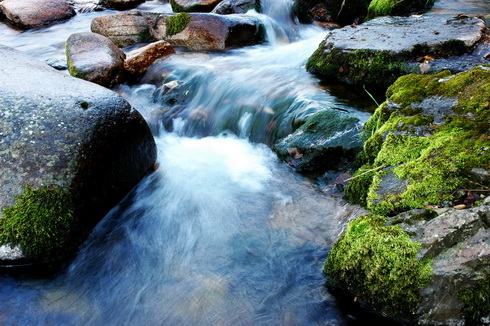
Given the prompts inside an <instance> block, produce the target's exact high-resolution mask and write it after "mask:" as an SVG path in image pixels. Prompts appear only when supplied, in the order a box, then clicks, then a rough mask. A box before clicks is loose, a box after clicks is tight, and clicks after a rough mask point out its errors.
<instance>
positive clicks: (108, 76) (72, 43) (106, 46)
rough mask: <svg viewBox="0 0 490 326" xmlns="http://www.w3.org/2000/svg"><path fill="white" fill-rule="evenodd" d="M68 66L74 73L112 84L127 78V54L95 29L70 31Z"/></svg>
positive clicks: (101, 82)
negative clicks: (73, 32)
mask: <svg viewBox="0 0 490 326" xmlns="http://www.w3.org/2000/svg"><path fill="white" fill-rule="evenodd" d="M66 56H67V59H68V70H69V71H70V74H71V75H72V76H74V77H78V78H82V79H85V80H88V81H91V82H94V83H96V84H99V85H102V86H106V87H112V86H115V85H117V84H119V83H121V82H122V81H123V79H124V59H125V57H126V55H125V54H124V52H123V51H122V50H121V49H119V48H118V47H117V46H116V45H115V44H114V43H113V42H112V41H111V40H110V39H108V38H106V37H104V36H102V35H99V34H95V33H90V32H88V33H76V34H72V35H70V37H69V38H68V40H67V45H66Z"/></svg>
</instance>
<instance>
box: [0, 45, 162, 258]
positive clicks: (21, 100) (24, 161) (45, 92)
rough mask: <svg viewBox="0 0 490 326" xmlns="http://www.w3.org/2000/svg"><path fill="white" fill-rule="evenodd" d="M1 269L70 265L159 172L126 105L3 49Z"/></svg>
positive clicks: (151, 147)
mask: <svg viewBox="0 0 490 326" xmlns="http://www.w3.org/2000/svg"><path fill="white" fill-rule="evenodd" d="M0 84H1V85H2V87H1V88H0V135H1V137H0V163H1V164H0V261H5V260H8V259H10V260H16V261H19V260H22V261H23V262H28V263H33V262H39V261H51V260H58V259H65V258H66V257H67V256H68V255H70V254H72V253H73V252H74V251H76V249H77V248H78V246H79V245H80V244H81V243H82V241H83V240H84V239H85V237H86V236H87V235H88V234H89V232H90V231H91V230H92V228H93V227H94V225H95V224H96V223H97V222H98V221H99V220H100V219H101V218H102V217H103V216H104V215H105V214H106V213H107V212H108V211H109V210H110V209H111V208H112V207H113V206H115V205H116V204H117V203H118V202H119V201H120V200H121V199H122V198H123V197H124V196H125V195H126V194H127V193H128V192H129V191H130V190H131V189H132V188H133V187H134V186H135V185H136V184H137V183H138V182H139V181H140V180H141V179H142V178H143V177H144V176H145V175H146V174H147V173H148V172H149V171H150V170H151V168H152V166H153V164H154V162H155V159H156V147H155V143H154V140H153V137H152V135H151V132H150V129H149V127H148V125H147V123H146V122H145V120H144V119H143V118H142V116H141V115H140V114H139V113H138V112H137V111H135V110H134V109H133V108H132V107H131V105H129V103H127V102H126V101H125V100H124V99H123V98H121V97H120V96H119V95H117V94H116V93H114V92H112V91H110V90H108V89H107V88H104V87H101V86H99V85H96V84H94V83H90V82H87V81H85V80H82V79H78V78H73V77H71V76H68V75H67V74H65V73H61V72H58V71H56V70H54V69H53V68H51V67H49V66H47V65H45V64H43V63H41V62H38V61H37V60H36V59H35V58H31V57H29V56H27V55H25V54H23V53H21V52H19V51H16V50H13V49H10V48H8V47H4V46H0Z"/></svg>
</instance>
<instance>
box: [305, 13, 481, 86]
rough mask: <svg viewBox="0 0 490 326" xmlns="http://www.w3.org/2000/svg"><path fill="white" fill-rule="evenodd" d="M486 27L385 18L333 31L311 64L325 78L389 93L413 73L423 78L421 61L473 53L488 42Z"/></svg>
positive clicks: (476, 22) (466, 20)
mask: <svg viewBox="0 0 490 326" xmlns="http://www.w3.org/2000/svg"><path fill="white" fill-rule="evenodd" d="M484 30H485V24H484V22H483V21H482V20H481V19H479V18H474V17H467V16H458V17H447V16H443V17H441V16H432V17H428V16H423V17H413V16H412V17H382V18H377V19H373V20H371V21H369V22H367V23H364V24H361V25H357V26H354V27H352V26H347V27H344V28H341V29H336V30H333V31H331V32H330V33H329V34H328V35H327V36H326V37H325V40H324V41H322V43H321V44H320V46H319V48H318V49H317V50H316V51H315V53H314V54H313V55H312V56H311V57H310V58H309V60H308V62H307V65H306V66H307V69H308V71H310V72H312V73H315V74H318V75H320V76H321V77H323V78H336V79H340V80H343V81H347V82H350V83H355V84H365V85H372V86H377V87H381V88H385V87H387V86H389V85H390V84H392V83H393V82H394V81H395V80H396V79H397V78H398V77H400V76H402V75H405V74H407V73H409V72H415V73H423V72H424V71H425V70H424V67H423V66H422V65H420V66H419V65H418V64H417V65H414V64H411V63H414V62H416V61H417V60H420V58H422V59H423V58H424V57H427V58H429V57H430V58H431V59H433V58H437V57H447V56H449V55H462V54H464V53H466V52H469V51H470V50H471V49H472V48H473V47H474V46H475V45H476V44H477V43H478V42H480V41H481V40H482V38H483V35H484Z"/></svg>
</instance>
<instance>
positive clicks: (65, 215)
mask: <svg viewBox="0 0 490 326" xmlns="http://www.w3.org/2000/svg"><path fill="white" fill-rule="evenodd" d="M73 212H74V209H73V204H72V199H71V195H70V192H69V191H68V190H64V189H61V188H50V187H42V188H41V189H33V188H32V187H31V186H26V188H25V190H24V193H23V194H22V195H20V196H18V197H16V202H15V204H14V205H13V206H10V207H4V208H3V209H2V210H1V215H3V217H1V218H0V244H2V245H20V246H21V249H22V252H23V254H24V255H25V257H26V258H29V259H34V260H41V261H44V260H52V259H58V258H59V257H60V256H61V257H63V256H66V255H67V253H69V252H70V251H71V250H73V249H74V248H73V246H72V243H73V241H72V240H71V239H70V237H69V235H70V231H73V230H71V227H72V224H73Z"/></svg>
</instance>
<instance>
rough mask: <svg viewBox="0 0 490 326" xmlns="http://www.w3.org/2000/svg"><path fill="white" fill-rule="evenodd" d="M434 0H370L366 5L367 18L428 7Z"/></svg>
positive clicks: (398, 13)
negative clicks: (367, 5)
mask: <svg viewBox="0 0 490 326" xmlns="http://www.w3.org/2000/svg"><path fill="white" fill-rule="evenodd" d="M434 2H435V0H401V1H400V0H372V1H371V3H370V4H369V7H368V15H367V17H366V19H367V20H369V19H373V18H375V17H380V16H398V15H403V14H406V13H408V12H410V11H414V10H420V9H429V8H431V7H432V6H433V5H434Z"/></svg>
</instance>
